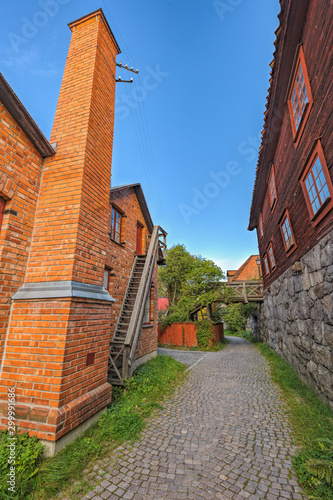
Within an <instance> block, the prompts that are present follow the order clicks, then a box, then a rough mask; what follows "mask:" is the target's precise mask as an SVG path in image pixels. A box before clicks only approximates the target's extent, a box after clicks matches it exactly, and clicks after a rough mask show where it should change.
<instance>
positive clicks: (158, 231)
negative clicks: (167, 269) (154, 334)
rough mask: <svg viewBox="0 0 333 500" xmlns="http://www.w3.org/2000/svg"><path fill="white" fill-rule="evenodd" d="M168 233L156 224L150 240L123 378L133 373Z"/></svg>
mask: <svg viewBox="0 0 333 500" xmlns="http://www.w3.org/2000/svg"><path fill="white" fill-rule="evenodd" d="M166 235H167V233H166V232H165V231H164V230H163V229H162V228H160V226H154V229H153V233H152V235H151V238H150V242H149V247H148V252H147V257H146V262H145V265H144V268H143V271H142V276H141V280H140V284H139V289H138V293H137V295H136V298H135V303H134V308H133V312H132V316H131V320H130V323H129V326H128V330H127V335H126V338H125V342H124V351H123V356H124V357H123V373H122V378H123V379H127V380H128V379H129V378H130V377H131V375H132V364H133V361H135V355H136V351H137V347H138V343H139V339H140V333H141V329H142V321H143V315H144V311H145V304H146V301H147V298H148V296H149V293H150V287H151V283H152V279H153V273H154V269H155V264H156V261H157V262H158V261H160V260H161V259H163V260H164V262H165V257H166V243H165V238H166ZM161 236H162V237H163V241H160V237H161Z"/></svg>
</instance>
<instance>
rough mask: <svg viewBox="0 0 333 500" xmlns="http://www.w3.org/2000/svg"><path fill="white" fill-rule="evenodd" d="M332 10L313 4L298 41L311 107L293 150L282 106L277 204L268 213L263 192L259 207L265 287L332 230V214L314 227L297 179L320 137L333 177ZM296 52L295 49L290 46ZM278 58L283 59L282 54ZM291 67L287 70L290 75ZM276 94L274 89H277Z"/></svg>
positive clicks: (288, 125)
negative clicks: (288, 228)
mask: <svg viewBox="0 0 333 500" xmlns="http://www.w3.org/2000/svg"><path fill="white" fill-rule="evenodd" d="M332 26H333V9H332V6H330V5H329V2H317V1H316V0H312V1H311V2H310V4H309V8H308V12H307V17H306V22H305V24H304V27H303V33H302V37H301V40H299V43H303V49H304V54H305V61H306V65H307V70H308V74H309V79H310V85H311V90H312V96H313V106H312V108H311V111H310V115H309V118H308V120H307V122H306V125H305V128H304V131H303V134H302V136H301V139H300V141H299V144H298V146H297V148H295V145H294V140H293V134H292V129H291V123H290V117H289V112H288V107H287V103H286V104H285V109H284V118H283V122H282V126H281V131H280V136H279V141H278V144H277V148H276V152H275V157H274V168H275V180H276V189H277V203H276V206H275V208H274V210H273V211H272V210H271V208H270V202H269V195H268V191H267V193H266V196H265V200H264V203H263V207H262V216H263V227H264V237H263V239H262V241H260V238H259V234H258V240H259V251H260V255H261V258H262V257H263V255H264V253H265V252H266V251H267V248H268V245H269V243H270V242H271V241H272V244H273V249H274V253H275V259H276V262H277V267H276V269H275V271H273V272H272V273H271V274H270V275H269V276H268V277H266V276H265V273H264V285H265V287H267V286H269V285H270V284H271V283H272V282H273V281H274V280H275V279H276V278H277V277H278V276H280V275H281V274H282V273H283V272H284V271H285V270H286V269H287V268H288V267H289V266H290V265H291V264H293V263H294V262H295V261H296V260H298V259H299V258H300V257H302V256H303V255H304V254H306V253H307V252H308V250H310V249H311V248H313V247H314V246H315V244H316V243H317V242H318V241H319V240H320V239H321V238H322V237H323V236H324V235H325V234H327V233H328V232H329V231H330V230H331V229H332V227H333V210H331V211H330V212H329V213H328V214H327V215H326V216H325V217H324V218H323V220H322V221H321V222H320V223H319V224H318V225H317V226H313V225H312V224H311V221H310V215H309V212H308V209H307V206H306V202H305V198H304V195H303V192H302V188H301V184H300V181H299V178H300V176H301V174H302V172H303V170H304V167H305V164H306V160H307V158H308V156H309V154H310V152H311V150H312V148H313V146H314V143H315V140H316V139H317V138H320V140H321V145H322V147H323V150H324V155H325V159H326V163H327V166H328V170H329V173H330V176H331V179H333V133H332V109H333V106H332V105H333V86H332V81H333V30H332ZM295 52H296V47H295ZM281 57H284V54H283V53H282V55H281ZM291 71H292V68H290V72H291ZM277 92H279V89H278V90H277ZM286 208H288V210H289V214H290V221H291V225H292V228H293V231H294V236H295V240H296V244H297V248H296V250H295V251H294V252H293V253H292V254H291V255H290V256H289V257H288V256H287V254H286V251H285V248H284V245H283V241H282V236H281V232H280V227H279V221H280V219H281V217H282V215H283V212H284V211H285V209H286Z"/></svg>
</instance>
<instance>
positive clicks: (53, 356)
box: [0, 299, 111, 441]
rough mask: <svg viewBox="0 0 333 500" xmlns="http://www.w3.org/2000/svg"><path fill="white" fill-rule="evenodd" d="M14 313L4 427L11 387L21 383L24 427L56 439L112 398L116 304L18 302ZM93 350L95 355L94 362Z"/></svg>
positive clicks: (5, 383)
mask: <svg viewBox="0 0 333 500" xmlns="http://www.w3.org/2000/svg"><path fill="white" fill-rule="evenodd" d="M12 317H13V318H14V319H13V320H12V321H11V324H10V328H9V332H8V336H7V346H6V358H5V360H4V366H3V372H2V384H1V387H0V393H1V397H0V399H1V400H2V401H3V402H2V404H1V410H2V412H1V413H2V419H1V426H2V427H3V426H5V425H6V423H7V420H6V414H7V412H6V407H7V405H6V403H5V400H6V399H7V396H6V393H7V388H8V387H15V389H16V390H15V392H16V401H17V403H18V408H17V411H16V417H17V418H18V419H19V426H20V428H22V429H29V430H30V431H31V434H34V435H36V436H37V437H38V438H40V439H47V440H51V441H54V440H56V439H59V438H60V437H61V436H62V435H64V434H66V433H67V432H68V431H69V430H71V429H72V428H74V427H75V426H76V425H78V424H79V423H81V422H83V421H84V420H86V419H87V418H89V416H90V414H94V413H96V412H97V411H98V410H99V409H101V408H103V406H105V405H106V404H107V403H109V402H110V400H111V391H110V385H109V384H108V383H107V364H108V349H107V348H106V346H107V345H108V342H109V338H110V321H111V308H110V306H109V305H106V304H105V303H103V302H100V301H94V303H91V302H90V301H88V300H87V299H71V300H69V299H63V300H52V301H50V300H45V301H44V302H40V301H30V302H23V301H17V302H15V303H14V306H13V313H12ZM32 318H33V320H32ZM27 319H29V324H28V323H27V321H26V320H27ZM22 325H23V326H24V327H22ZM87 354H94V362H93V364H91V365H89V366H87ZM53 410H54V411H53ZM37 417H38V418H37Z"/></svg>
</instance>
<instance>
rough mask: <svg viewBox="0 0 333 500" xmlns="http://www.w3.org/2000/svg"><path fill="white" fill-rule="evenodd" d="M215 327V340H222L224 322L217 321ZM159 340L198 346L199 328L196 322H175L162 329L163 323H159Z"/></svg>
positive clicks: (165, 342)
mask: <svg viewBox="0 0 333 500" xmlns="http://www.w3.org/2000/svg"><path fill="white" fill-rule="evenodd" d="M214 328H215V341H216V342H222V340H223V338H224V332H223V323H217V324H216V325H214ZM158 341H159V343H160V344H162V345H173V346H184V347H197V346H198V342H197V328H196V326H195V323H193V322H187V323H173V324H172V325H169V326H167V327H166V329H165V330H164V331H163V332H162V331H161V324H160V323H159V325H158Z"/></svg>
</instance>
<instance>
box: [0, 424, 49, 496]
mask: <svg viewBox="0 0 333 500" xmlns="http://www.w3.org/2000/svg"><path fill="white" fill-rule="evenodd" d="M13 438H14V439H13ZM13 443H15V491H14V492H13V491H10V490H9V489H8V488H9V487H10V484H9V483H8V482H7V481H8V480H9V475H8V474H9V471H10V466H11V465H14V464H11V463H10V462H11V455H10V447H9V446H10V445H12V444H13ZM43 450H44V446H43V445H42V444H41V442H40V441H39V440H38V439H37V438H36V437H35V436H32V437H29V434H28V433H27V432H25V433H23V434H16V435H15V436H10V434H9V432H8V431H7V430H5V431H0V498H1V499H3V500H7V499H8V500H9V499H16V498H17V499H20V498H27V496H28V494H29V492H30V491H31V490H32V489H33V487H34V483H35V476H36V474H37V472H38V470H39V465H40V463H41V461H42V455H43Z"/></svg>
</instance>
